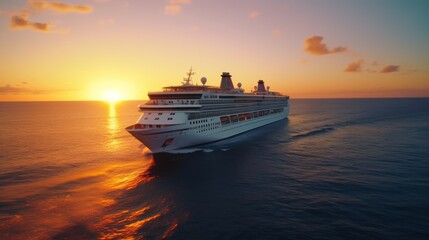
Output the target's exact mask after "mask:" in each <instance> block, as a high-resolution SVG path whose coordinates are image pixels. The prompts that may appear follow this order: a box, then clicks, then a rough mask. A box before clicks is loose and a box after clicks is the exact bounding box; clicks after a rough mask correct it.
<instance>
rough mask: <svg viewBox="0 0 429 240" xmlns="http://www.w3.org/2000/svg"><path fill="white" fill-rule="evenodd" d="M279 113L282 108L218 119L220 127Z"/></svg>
mask: <svg viewBox="0 0 429 240" xmlns="http://www.w3.org/2000/svg"><path fill="white" fill-rule="evenodd" d="M279 112H283V108H277V109H272V110H265V111H259V112H251V113H242V114H238V115H230V116H222V117H220V122H221V124H222V125H225V124H229V123H235V122H238V121H245V120H248V119H252V118H257V117H262V116H266V115H270V114H274V113H279Z"/></svg>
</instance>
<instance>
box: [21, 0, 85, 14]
mask: <svg viewBox="0 0 429 240" xmlns="http://www.w3.org/2000/svg"><path fill="white" fill-rule="evenodd" d="M28 3H29V4H30V5H31V6H32V7H34V8H36V9H40V10H45V9H50V10H52V11H55V12H59V13H69V12H75V13H90V12H92V6H90V5H69V4H65V3H60V2H49V1H35V0H29V1H28Z"/></svg>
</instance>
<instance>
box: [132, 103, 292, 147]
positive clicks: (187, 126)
mask: <svg viewBox="0 0 429 240" xmlns="http://www.w3.org/2000/svg"><path fill="white" fill-rule="evenodd" d="M288 114H289V106H286V107H284V108H283V111H281V112H277V113H273V114H270V115H266V116H259V117H255V118H251V119H247V120H245V121H237V122H231V123H229V124H225V125H222V124H221V120H220V116H217V117H208V118H204V119H198V121H194V122H200V123H197V124H192V122H193V121H192V120H189V121H188V122H186V123H182V124H178V125H174V126H170V127H165V128H162V129H159V128H155V129H139V128H134V127H133V126H131V127H129V128H127V131H128V132H130V133H131V134H132V135H133V136H134V137H135V138H137V139H138V140H139V141H140V142H142V143H143V144H144V145H145V146H146V147H148V148H149V149H150V150H151V151H152V153H159V152H168V151H171V150H176V149H181V148H186V147H192V146H196V145H202V144H207V143H211V142H215V141H220V140H222V139H226V138H229V137H232V136H235V135H238V134H241V133H244V132H246V131H250V130H252V129H256V128H259V127H261V126H264V125H267V124H270V123H273V122H276V121H280V120H283V119H285V118H287V116H288Z"/></svg>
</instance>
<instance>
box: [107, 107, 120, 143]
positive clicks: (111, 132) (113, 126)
mask: <svg viewBox="0 0 429 240" xmlns="http://www.w3.org/2000/svg"><path fill="white" fill-rule="evenodd" d="M107 104H109V105H108V106H109V111H108V115H107V126H106V127H107V129H106V130H107V133H108V140H107V142H106V144H105V147H106V150H107V151H110V152H113V151H116V150H118V149H119V147H120V144H121V141H120V140H118V135H119V133H120V129H119V123H118V118H117V113H116V107H117V103H116V102H108V103H107Z"/></svg>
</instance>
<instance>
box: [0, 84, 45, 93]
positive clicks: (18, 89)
mask: <svg viewBox="0 0 429 240" xmlns="http://www.w3.org/2000/svg"><path fill="white" fill-rule="evenodd" d="M42 92H43V91H42V90H35V89H29V88H21V87H12V86H11V85H10V84H6V85H4V86H3V87H0V94H18V93H31V94H40V93H42Z"/></svg>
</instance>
